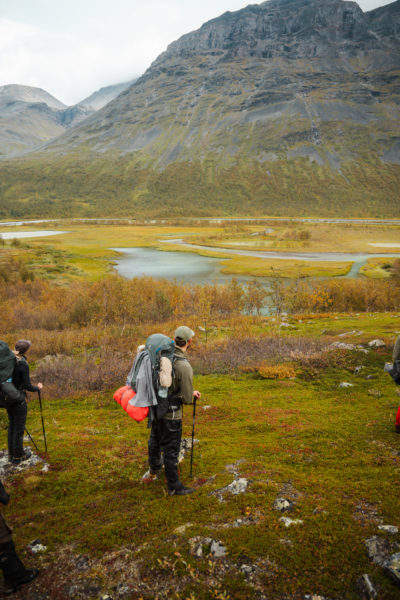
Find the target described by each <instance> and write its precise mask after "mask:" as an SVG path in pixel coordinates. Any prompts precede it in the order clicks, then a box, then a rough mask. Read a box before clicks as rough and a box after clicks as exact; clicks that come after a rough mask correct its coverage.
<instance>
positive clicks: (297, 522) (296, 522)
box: [279, 517, 303, 527]
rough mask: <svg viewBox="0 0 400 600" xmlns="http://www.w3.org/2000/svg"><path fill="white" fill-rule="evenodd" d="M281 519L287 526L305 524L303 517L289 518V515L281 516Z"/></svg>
mask: <svg viewBox="0 0 400 600" xmlns="http://www.w3.org/2000/svg"><path fill="white" fill-rule="evenodd" d="M279 520H280V521H281V522H282V523H283V524H284V526H285V527H290V526H291V525H302V524H303V521H302V520H301V519H289V517H281V518H280V519H279Z"/></svg>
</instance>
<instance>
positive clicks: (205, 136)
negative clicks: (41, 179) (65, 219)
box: [19, 0, 400, 215]
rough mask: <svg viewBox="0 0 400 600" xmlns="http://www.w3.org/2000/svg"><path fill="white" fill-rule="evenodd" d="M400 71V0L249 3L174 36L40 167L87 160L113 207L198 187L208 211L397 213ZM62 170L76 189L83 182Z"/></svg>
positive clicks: (178, 201)
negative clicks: (368, 7)
mask: <svg viewBox="0 0 400 600" xmlns="http://www.w3.org/2000/svg"><path fill="white" fill-rule="evenodd" d="M399 73H400V1H399V0H398V1H397V2H393V3H391V4H389V5H387V6H384V7H382V8H379V9H376V10H374V11H371V12H369V13H363V12H362V10H361V9H360V8H359V6H358V5H357V4H356V3H355V2H347V1H346V2H345V1H343V0H270V1H268V2H264V3H262V4H255V5H250V6H248V7H246V8H244V9H242V10H240V11H237V12H234V13H230V12H227V13H225V14H223V15H222V16H220V17H218V18H216V19H214V20H212V21H209V22H208V23H206V24H204V25H203V26H202V27H201V28H200V29H199V30H197V31H195V32H192V33H189V34H187V35H185V36H183V37H182V38H180V39H179V40H177V41H176V42H174V43H172V44H171V45H170V46H169V47H168V48H167V50H166V51H165V52H164V53H163V54H161V55H160V56H159V57H158V58H157V60H156V61H155V62H154V63H153V64H152V65H151V67H150V68H149V69H148V70H147V71H146V73H145V74H144V75H143V76H142V77H141V78H140V79H138V80H137V81H136V82H135V83H134V84H133V85H132V86H130V87H128V88H127V89H126V90H125V91H124V92H123V93H122V94H120V95H119V96H118V97H117V98H115V100H113V101H112V102H110V103H109V104H108V105H107V106H105V107H104V108H103V109H101V110H99V111H98V112H96V113H95V114H94V115H92V116H90V117H89V118H88V119H86V120H85V121H84V122H83V123H82V124H81V125H80V126H77V127H74V128H73V129H70V130H69V131H68V132H67V133H65V134H64V135H62V136H61V137H59V138H58V139H56V140H55V141H53V142H51V143H50V144H48V146H47V147H46V148H45V150H44V151H43V153H42V154H41V155H38V154H36V155H35V156H34V157H33V158H32V161H34V163H31V166H30V167H29V173H30V176H31V175H32V173H34V169H33V167H32V164H37V163H38V164H41V161H46V160H48V159H49V157H51V159H52V161H56V164H59V168H60V170H61V171H62V172H63V169H64V167H63V165H64V166H65V165H66V164H68V168H69V169H70V172H72V171H73V172H74V173H75V177H76V176H77V173H78V172H79V173H80V172H81V171H82V168H83V169H84V170H85V176H87V172H88V170H89V171H90V175H89V180H90V191H91V193H93V190H94V189H97V190H98V191H99V194H98V196H100V198H101V200H99V199H98V204H97V207H98V208H101V210H103V211H104V210H107V206H108V202H109V199H110V193H111V196H112V198H113V202H114V203H115V201H116V200H117V201H118V202H120V203H121V206H123V207H124V210H128V206H129V207H130V208H131V209H134V210H137V211H150V212H154V213H155V214H159V213H161V212H162V205H163V203H164V204H165V202H166V203H167V205H168V206H169V207H171V206H173V207H174V208H175V210H178V211H179V210H181V211H183V212H184V210H185V209H184V208H183V205H184V204H185V202H187V201H191V202H192V201H193V198H195V199H196V201H195V203H194V204H195V210H196V211H200V212H205V213H210V212H237V211H241V212H242V211H247V212H249V211H250V212H252V211H253V212H254V211H256V212H257V213H259V212H263V213H264V214H265V213H268V212H271V211H272V212H280V211H284V210H286V211H292V210H294V211H297V212H298V211H299V210H302V211H305V212H314V213H315V212H319V213H320V212H325V213H326V212H327V211H328V212H335V211H337V210H338V206H339V204H341V205H343V210H344V211H348V210H353V211H356V213H358V214H362V213H368V214H370V213H371V211H372V212H374V211H375V212H376V211H378V213H382V211H386V212H389V213H391V211H392V210H393V208H394V207H395V206H398V186H399V177H400V175H399V172H400V168H399V166H398V165H400V131H399V123H400V119H399V117H400V108H399V106H400V80H399ZM77 157H79V161H80V166H79V169H78V168H74V165H75V164H77V163H76V161H77ZM106 157H107V165H105V164H103V163H104V161H105V160H106ZM57 161H58V162H57ZM82 161H84V163H82ZM97 163H98V166H97V168H95V167H94V165H95V164H97ZM53 164H54V163H53ZM82 164H84V165H86V166H84V167H83V166H82ZM90 165H92V166H90ZM32 169H33V170H32ZM71 169H72V170H71ZM19 172H20V173H21V171H19ZM121 174H123V176H121ZM382 175H384V178H385V181H386V187H385V194H384V195H383V192H382V183H381V178H382ZM82 180H84V181H87V177H86V178H85V177H84V174H82ZM104 180H106V181H107V182H108V184H109V189H108V190H107V187H106V186H105V184H104ZM63 181H64V184H63V185H64V187H63V188H60V187H59V188H58V192H57V193H58V194H61V196H63V197H64V198H65V201H67V193H69V197H71V192H70V190H71V186H73V185H74V184H73V182H69V181H68V180H67V179H65V178H64V180H63ZM49 183H50V182H49ZM49 183H48V184H49ZM363 186H364V187H363ZM75 187H76V186H74V189H75ZM25 189H26V191H27V190H28V188H25ZM67 190H69V192H67ZM80 190H81V191H80V193H81V194H82V197H83V196H84V195H85V193H87V189H86V188H85V186H83V187H81V188H80ZM350 199H352V205H351V206H349V205H348V201H349V200H350ZM396 203H397V204H396ZM202 204H204V206H202ZM378 204H379V208H377V206H378ZM71 210H72V208H71ZM90 210H94V206H93V203H91V208H90ZM340 210H341V209H340ZM375 212H374V215H375Z"/></svg>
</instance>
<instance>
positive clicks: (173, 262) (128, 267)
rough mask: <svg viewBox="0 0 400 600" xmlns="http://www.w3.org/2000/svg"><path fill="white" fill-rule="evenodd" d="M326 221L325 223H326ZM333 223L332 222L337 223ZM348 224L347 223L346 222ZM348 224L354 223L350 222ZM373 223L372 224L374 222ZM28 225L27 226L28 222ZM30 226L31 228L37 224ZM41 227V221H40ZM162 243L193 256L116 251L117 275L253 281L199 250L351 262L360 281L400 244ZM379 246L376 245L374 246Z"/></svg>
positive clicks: (24, 234)
mask: <svg viewBox="0 0 400 600" xmlns="http://www.w3.org/2000/svg"><path fill="white" fill-rule="evenodd" d="M322 220H323V219H321V221H322ZM333 221H334V220H332V221H331V222H333ZM344 222H347V221H345V220H344ZM348 222H351V221H350V220H349V221H348ZM371 222H372V221H371ZM25 223H26V224H28V223H27V222H25ZM34 223H35V222H32V221H31V222H30V223H29V224H32V225H33V224H34ZM36 223H40V221H36ZM388 223H390V224H397V220H391V221H390V222H388ZM20 224H22V222H7V223H0V225H2V226H8V227H10V226H13V225H14V226H16V225H20ZM64 233H67V232H65V231H59V230H54V231H52V230H36V231H13V232H9V231H7V232H3V233H1V232H0V237H2V238H3V239H12V238H36V237H45V236H46V237H47V236H53V235H62V234H64ZM159 242H160V243H165V244H175V245H177V244H178V245H180V246H182V247H184V248H185V250H189V251H190V250H192V252H187V251H186V252H163V251H162V250H155V249H152V248H112V250H115V251H116V252H118V254H119V256H117V257H116V258H114V260H113V262H114V267H115V269H116V271H117V272H118V273H119V274H120V275H122V276H123V277H126V278H129V279H131V278H134V277H142V276H149V277H154V278H157V279H160V278H165V279H169V280H173V281H177V282H182V283H195V284H205V283H214V282H218V283H226V282H230V281H231V280H232V278H233V277H234V278H235V279H236V280H237V281H239V282H240V283H243V284H246V283H247V282H248V281H249V280H250V279H252V277H250V276H246V275H235V276H233V275H231V274H225V273H222V272H221V269H222V266H221V262H220V261H221V259H220V258H210V257H207V256H200V255H199V254H197V253H196V250H213V251H216V252H221V254H224V255H239V256H253V257H258V258H270V259H274V260H289V261H334V262H351V263H352V268H351V270H350V271H349V273H348V274H347V275H345V277H357V276H358V274H359V270H360V268H361V267H362V266H363V265H364V264H365V262H366V261H367V260H368V259H370V258H375V257H379V258H382V257H388V258H389V257H393V256H395V255H397V254H398V249H399V247H400V244H391V245H390V244H376V246H377V247H382V248H385V250H388V249H389V247H390V246H391V248H393V252H392V253H388V252H384V253H383V252H380V253H371V254H369V253H368V254H367V253H344V252H273V251H254V250H245V249H232V248H213V247H209V246H201V245H196V244H189V243H188V242H185V241H184V240H183V239H181V238H179V239H170V238H169V239H163V240H159ZM373 245H374V246H375V244H373ZM225 260H226V259H225ZM257 279H258V280H259V281H260V282H262V283H263V284H264V285H266V286H267V287H268V286H269V284H270V278H268V277H258V278H257Z"/></svg>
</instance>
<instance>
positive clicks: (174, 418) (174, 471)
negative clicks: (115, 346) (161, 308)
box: [142, 325, 201, 496]
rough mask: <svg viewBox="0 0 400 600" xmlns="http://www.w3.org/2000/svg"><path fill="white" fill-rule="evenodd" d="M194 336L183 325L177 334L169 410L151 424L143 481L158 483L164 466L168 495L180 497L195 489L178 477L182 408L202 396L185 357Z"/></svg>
mask: <svg viewBox="0 0 400 600" xmlns="http://www.w3.org/2000/svg"><path fill="white" fill-rule="evenodd" d="M193 336H194V332H193V331H192V330H191V329H189V327H185V326H184V325H182V326H181V327H178V329H177V330H176V331H175V335H174V341H175V353H174V376H173V380H172V386H171V388H170V390H169V392H168V400H169V408H168V411H167V413H166V414H165V416H164V417H162V418H161V419H154V420H153V421H152V424H151V433H150V439H149V444H148V447H149V466H150V470H149V471H148V472H147V473H146V474H145V475H144V476H143V479H142V481H143V482H150V481H152V480H154V479H156V478H157V476H158V474H159V472H160V471H161V468H162V465H163V464H164V469H165V477H166V479H167V485H168V493H169V494H170V495H178V496H183V495H186V494H191V493H192V492H194V491H195V490H194V488H189V487H185V486H184V485H183V483H182V482H181V481H180V479H179V475H178V456H179V451H180V446H181V439H182V404H192V402H193V397H195V398H200V396H201V394H200V392H199V391H197V390H194V391H193V369H192V367H191V366H190V363H189V361H188V360H187V358H186V356H185V353H186V350H187V349H188V347H189V346H190V344H191V343H192V338H193ZM161 455H162V456H161ZM163 459H164V462H163Z"/></svg>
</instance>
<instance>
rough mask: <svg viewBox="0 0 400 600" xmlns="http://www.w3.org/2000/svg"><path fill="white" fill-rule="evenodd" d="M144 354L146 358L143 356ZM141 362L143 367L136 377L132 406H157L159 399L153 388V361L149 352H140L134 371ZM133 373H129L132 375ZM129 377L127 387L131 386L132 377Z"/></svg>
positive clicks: (130, 401)
mask: <svg viewBox="0 0 400 600" xmlns="http://www.w3.org/2000/svg"><path fill="white" fill-rule="evenodd" d="M142 354H144V356H141V355H142ZM138 360H140V361H141V365H140V368H139V371H138V374H137V376H136V395H135V396H134V397H133V398H132V400H129V404H132V406H157V397H156V394H155V392H154V388H153V381H152V375H151V361H150V356H149V355H148V354H147V352H139V353H138V354H137V356H136V359H135V362H134V365H133V370H134V368H135V364H136V362H137V361H138ZM130 374H131V373H129V375H130ZM129 375H128V380H127V385H130V381H129V379H130V377H129Z"/></svg>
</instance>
